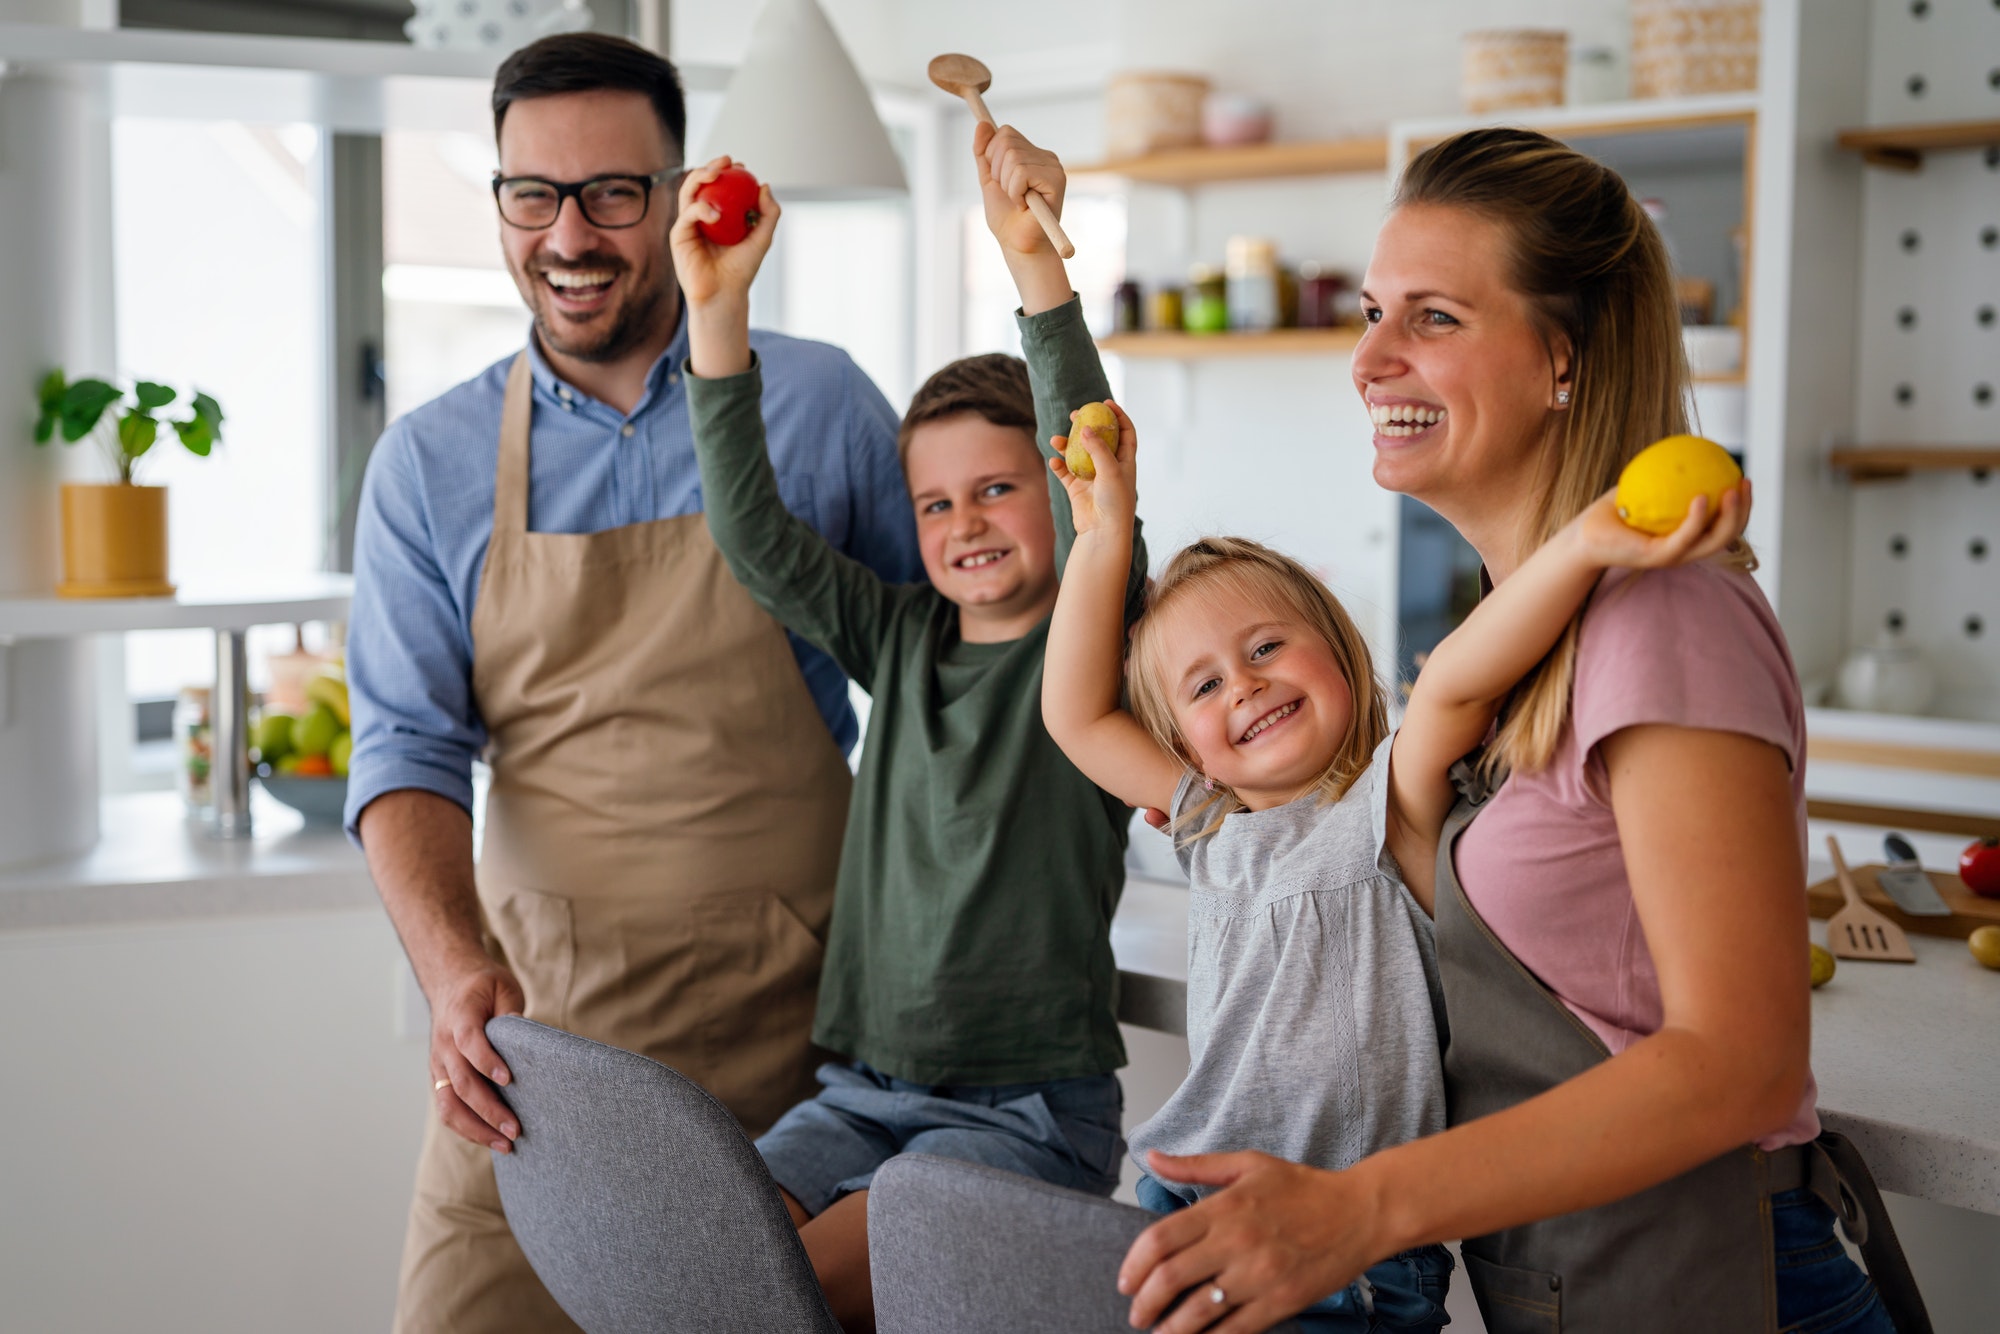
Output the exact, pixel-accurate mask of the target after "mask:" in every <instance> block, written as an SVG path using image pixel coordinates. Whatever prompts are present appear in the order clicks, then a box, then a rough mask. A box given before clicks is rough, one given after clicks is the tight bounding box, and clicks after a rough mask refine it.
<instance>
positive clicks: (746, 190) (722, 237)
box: [694, 167, 758, 245]
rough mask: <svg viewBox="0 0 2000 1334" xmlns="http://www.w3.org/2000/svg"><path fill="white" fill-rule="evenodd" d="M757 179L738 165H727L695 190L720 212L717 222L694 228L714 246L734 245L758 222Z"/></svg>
mask: <svg viewBox="0 0 2000 1334" xmlns="http://www.w3.org/2000/svg"><path fill="white" fill-rule="evenodd" d="M757 188H758V187H757V178H756V177H755V176H752V175H751V174H750V173H749V172H747V171H745V170H743V168H741V167H729V168H726V169H725V170H724V171H723V173H722V174H721V175H720V176H717V177H716V178H715V179H714V180H712V181H710V182H709V183H708V184H707V185H704V186H702V187H701V189H699V190H696V191H695V192H694V197H695V198H696V199H697V200H699V201H701V202H702V203H705V204H713V205H715V207H716V210H717V211H718V212H720V213H721V214H722V218H721V220H720V221H717V222H698V223H696V224H695V225H694V229H695V230H696V231H698V232H700V233H701V234H702V238H703V239H704V240H707V241H713V242H714V243H715V244H716V245H735V244H736V243H737V242H738V241H741V240H742V239H743V238H744V237H746V236H748V235H749V234H750V232H751V229H753V228H754V227H756V225H757V217H758V214H757Z"/></svg>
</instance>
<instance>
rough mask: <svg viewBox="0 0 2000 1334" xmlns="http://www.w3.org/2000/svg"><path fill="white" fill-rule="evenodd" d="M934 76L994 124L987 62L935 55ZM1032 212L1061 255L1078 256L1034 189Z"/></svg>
mask: <svg viewBox="0 0 2000 1334" xmlns="http://www.w3.org/2000/svg"><path fill="white" fill-rule="evenodd" d="M930 76H931V82H932V83H934V84H936V85H937V86H938V87H940V88H942V89H944V90H945V91H946V92H948V93H950V94H951V95H952V96H953V97H962V98H964V99H965V104H966V105H967V106H969V107H971V108H972V114H973V115H975V116H977V117H979V119H981V120H983V121H985V122H986V123H987V124H988V125H991V124H992V123H993V113H992V112H990V111H988V110H987V109H986V99H985V98H983V97H981V96H980V94H981V93H983V92H985V91H986V90H987V89H988V88H991V87H992V86H993V71H992V70H990V69H988V68H986V66H985V65H984V64H982V63H981V62H979V61H977V60H974V59H973V58H972V57H971V56H960V55H943V56H933V57H932V58H931V64H930ZM1028 212H1030V213H1032V214H1034V215H1035V221H1036V222H1039V223H1041V224H1042V230H1043V231H1044V232H1046V233H1047V234H1048V238H1049V244H1050V245H1052V246H1054V247H1055V248H1056V253H1057V254H1058V255H1061V256H1062V257H1063V258H1064V259H1072V258H1074V257H1075V255H1076V247H1075V246H1073V245H1071V244H1070V240H1069V237H1067V236H1065V235H1064V234H1063V229H1062V224H1061V223H1059V222H1057V221H1056V213H1055V210H1054V209H1052V208H1050V207H1049V201H1048V200H1046V199H1044V198H1042V197H1041V196H1040V195H1038V194H1036V193H1035V192H1034V191H1033V190H1030V191H1028Z"/></svg>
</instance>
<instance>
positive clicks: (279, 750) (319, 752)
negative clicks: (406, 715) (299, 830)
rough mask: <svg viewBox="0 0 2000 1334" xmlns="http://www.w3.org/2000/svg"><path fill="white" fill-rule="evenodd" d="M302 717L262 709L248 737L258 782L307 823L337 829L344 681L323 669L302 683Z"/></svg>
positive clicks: (342, 790)
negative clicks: (304, 695)
mask: <svg viewBox="0 0 2000 1334" xmlns="http://www.w3.org/2000/svg"><path fill="white" fill-rule="evenodd" d="M305 693H306V700H307V706H306V708H305V710H304V711H303V712H300V713H287V712H284V711H282V710H278V709H268V708H267V709H265V710H264V713H263V716H261V717H260V718H258V720H257V727H256V730H255V732H254V733H253V734H252V736H251V741H252V743H253V746H252V754H251V759H252V760H253V761H254V762H255V763H256V765H257V781H258V782H260V783H262V784H263V785H264V790H265V791H266V792H268V793H270V794H271V795H272V796H273V797H275V798H277V799H278V800H279V801H281V802H283V803H284V804H285V805H287V806H290V807H291V808H292V809H293V810H295V811H297V812H298V813H299V814H301V815H303V816H305V817H306V820H307V821H308V822H310V823H316V824H339V823H340V821H341V815H342V813H343V811H344V810H345V808H346V806H347V759H348V756H350V755H352V754H353V753H354V734H353V732H351V731H349V730H348V711H347V678H346V676H345V675H344V674H343V673H342V671H341V669H340V668H339V667H334V666H328V667H326V668H324V669H322V670H321V671H320V673H319V674H318V675H316V676H314V677H313V678H312V679H311V680H309V681H307V682H306V692H305Z"/></svg>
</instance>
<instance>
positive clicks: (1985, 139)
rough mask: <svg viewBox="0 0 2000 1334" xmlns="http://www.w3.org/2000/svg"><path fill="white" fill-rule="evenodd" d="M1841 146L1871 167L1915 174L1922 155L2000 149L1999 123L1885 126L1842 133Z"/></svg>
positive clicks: (1951, 122) (1922, 159)
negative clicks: (1959, 150) (1857, 154)
mask: <svg viewBox="0 0 2000 1334" xmlns="http://www.w3.org/2000/svg"><path fill="white" fill-rule="evenodd" d="M1838 142H1839V144H1840V146H1841V147H1842V148H1845V149H1847V150H1849V151H1850V152H1855V153H1859V154H1861V160H1862V161H1863V162H1866V163H1867V164H1868V165H1869V166H1871V167H1889V168H1891V169H1893V170H1896V171H1917V170H1920V169H1921V168H1922V167H1923V165H1924V154H1925V153H1934V152H1943V151H1947V150H1950V149H1955V148H1993V147H1996V146H2000V120H1956V121H1946V122H1943V123H1941V124H1936V125H1886V126H1883V127H1881V128H1879V129H1868V130H1842V131H1841V132H1840V138H1839V140H1838Z"/></svg>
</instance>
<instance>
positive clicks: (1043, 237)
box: [972, 121, 1069, 255]
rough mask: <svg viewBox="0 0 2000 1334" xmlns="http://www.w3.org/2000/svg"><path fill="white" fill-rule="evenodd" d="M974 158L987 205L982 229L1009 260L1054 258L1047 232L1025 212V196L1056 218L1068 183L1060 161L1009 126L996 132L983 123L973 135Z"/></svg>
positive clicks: (983, 200)
mask: <svg viewBox="0 0 2000 1334" xmlns="http://www.w3.org/2000/svg"><path fill="white" fill-rule="evenodd" d="M972 157H973V161H974V164H975V166H976V167H977V169H978V172H979V197H980V200H981V202H983V203H984V204H985V205H986V225H987V227H989V228H990V229H991V230H992V232H993V235H994V237H995V239H997V240H998V241H999V242H1000V249H1001V250H1002V251H1003V252H1005V253H1007V254H1010V255H1038V254H1046V255H1054V254H1055V253H1056V251H1055V247H1054V246H1052V245H1050V244H1049V238H1048V235H1047V233H1045V232H1043V231H1042V225H1041V224H1040V223H1039V222H1036V221H1035V215H1034V214H1032V213H1030V212H1029V211H1028V191H1030V190H1033V191H1034V192H1035V193H1036V194H1038V195H1040V196H1041V197H1042V198H1044V199H1046V200H1048V202H1049V208H1050V210H1051V211H1053V212H1054V213H1055V215H1056V216H1057V217H1058V218H1060V217H1061V216H1062V205H1063V192H1064V190H1065V189H1066V188H1067V185H1068V180H1069V178H1068V177H1067V176H1066V175H1065V174H1064V173H1063V166H1062V162H1061V161H1060V160H1059V159H1058V158H1057V157H1056V155H1055V154H1054V153H1051V152H1049V151H1048V150H1047V149H1043V148H1037V147H1035V146H1034V145H1033V144H1031V143H1029V142H1028V140H1027V137H1026V136H1025V135H1023V134H1022V133H1021V132H1020V131H1019V130H1017V129H1015V128H1014V127H1013V126H1011V125H1002V126H1000V127H999V128H998V129H995V128H994V127H993V126H991V125H988V124H986V123H984V122H983V121H982V122H981V123H980V124H978V125H976V126H974V127H973V130H972Z"/></svg>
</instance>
